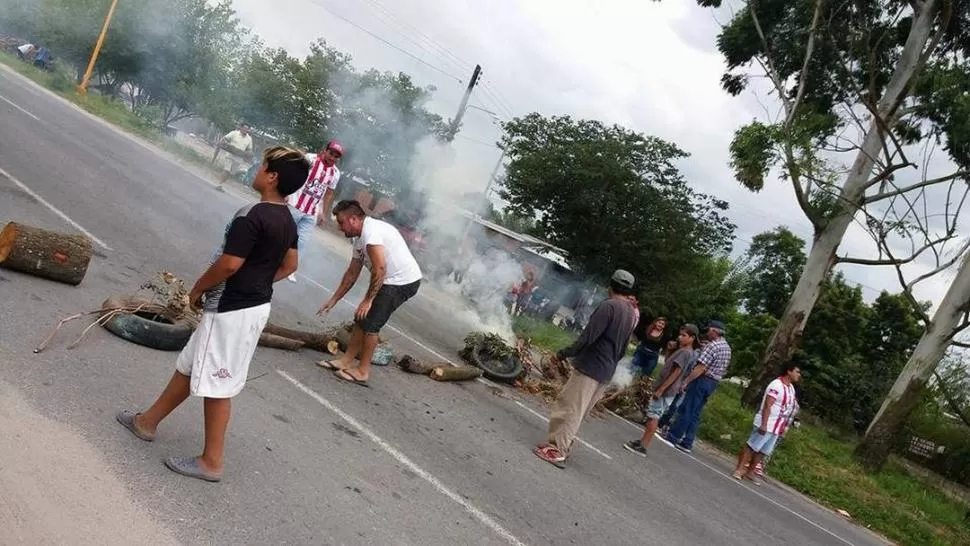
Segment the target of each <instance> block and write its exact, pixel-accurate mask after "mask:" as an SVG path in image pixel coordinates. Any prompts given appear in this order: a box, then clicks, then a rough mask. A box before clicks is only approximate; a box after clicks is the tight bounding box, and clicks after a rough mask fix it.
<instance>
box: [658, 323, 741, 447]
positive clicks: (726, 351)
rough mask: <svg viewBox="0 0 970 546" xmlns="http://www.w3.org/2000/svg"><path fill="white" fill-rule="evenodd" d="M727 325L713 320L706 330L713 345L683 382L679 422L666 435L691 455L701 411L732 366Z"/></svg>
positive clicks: (706, 348) (703, 350)
mask: <svg viewBox="0 0 970 546" xmlns="http://www.w3.org/2000/svg"><path fill="white" fill-rule="evenodd" d="M724 330H725V328H724V323H723V322H721V321H719V320H712V321H711V322H710V324H709V325H708V327H707V339H708V340H710V343H708V344H707V345H705V346H704V347H703V348H702V349H701V353H700V355H698V357H697V365H696V366H694V369H693V371H691V373H690V375H688V376H687V379H685V380H684V383H685V386H686V388H687V391H686V392H685V394H684V399H683V401H682V402H681V403H680V408H679V409H678V410H677V418H676V419H677V420H676V421H674V425H673V426H672V427H670V431H669V432H668V433H667V441H669V442H670V443H672V444H674V446H676V447H677V449H679V450H681V451H683V452H684V453H690V452H691V449H692V448H693V446H694V438H695V436H696V435H697V429H698V427H700V424H701V412H702V411H703V410H704V406H705V405H706V404H707V400H708V399H709V398H710V397H711V395H712V394H714V391H715V390H717V386H718V385H719V384H720V383H721V379H723V378H724V375H725V374H726V373H727V370H728V366H729V365H730V364H731V346H730V345H728V342H727V341H726V340H725V339H724Z"/></svg>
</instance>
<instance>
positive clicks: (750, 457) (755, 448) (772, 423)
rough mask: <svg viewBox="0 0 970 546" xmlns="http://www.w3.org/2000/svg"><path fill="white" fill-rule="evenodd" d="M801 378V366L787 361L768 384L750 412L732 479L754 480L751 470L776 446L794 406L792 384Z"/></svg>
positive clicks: (754, 471)
mask: <svg viewBox="0 0 970 546" xmlns="http://www.w3.org/2000/svg"><path fill="white" fill-rule="evenodd" d="M801 379H802V370H801V368H799V366H798V364H796V363H794V362H789V363H788V364H786V365H785V367H784V369H783V370H782V374H781V376H779V377H778V378H777V379H775V380H774V381H772V382H771V383H769V384H768V387H767V388H766V389H765V394H764V396H763V397H762V398H761V406H759V409H758V412H757V413H755V414H754V427H753V428H752V430H751V436H749V437H748V441H747V442H745V444H744V446H743V447H742V448H741V452H740V453H738V466H737V467H736V468H735V469H734V478H735V479H737V480H740V479H742V478H747V479H749V480H752V481H755V474H756V470H755V469H756V468H757V466H758V465H759V464H761V461H762V459H764V458H765V457H768V456H770V455H771V452H772V451H773V450H774V449H775V446H777V445H778V439H779V438H781V436H782V435H784V434H785V429H786V428H788V424H789V419H791V417H792V416H793V415H794V413H795V408H796V407H798V402H797V400H798V399H797V397H796V396H795V384H796V383H798V382H799V381H801Z"/></svg>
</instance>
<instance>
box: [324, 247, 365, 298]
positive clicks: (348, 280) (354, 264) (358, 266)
mask: <svg viewBox="0 0 970 546" xmlns="http://www.w3.org/2000/svg"><path fill="white" fill-rule="evenodd" d="M363 268H364V262H362V261H360V260H358V259H357V258H354V259H353V260H350V265H349V266H347V271H344V276H343V278H342V279H340V286H338V287H337V290H336V291H335V292H334V293H333V297H332V298H330V300H331V301H333V302H334V303H336V302H338V301H340V300H341V299H343V297H344V296H346V295H347V292H350V289H351V288H353V286H354V283H355V282H357V278H358V277H360V271H361V270H362V269H363Z"/></svg>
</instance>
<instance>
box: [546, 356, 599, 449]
mask: <svg viewBox="0 0 970 546" xmlns="http://www.w3.org/2000/svg"><path fill="white" fill-rule="evenodd" d="M608 386H609V383H599V382H597V381H596V380H595V379H593V378H591V377H588V376H585V375H583V374H581V373H579V372H578V371H575V370H574V371H573V373H572V375H570V376H569V381H566V384H565V385H564V386H563V389H562V393H560V394H559V398H557V399H556V403H555V405H553V407H552V413H551V414H550V415H549V443H550V444H552V445H554V446H556V447H557V448H558V449H559V452H560V453H562V454H563V456H564V457H568V456H569V449H570V448H571V447H572V445H573V441H574V440H576V436H577V435H578V434H579V426H580V425H581V424H583V419H584V418H585V417H586V415H587V414H588V413H589V410H591V409H592V408H593V406H594V405H595V404H596V402H598V401H599V399H600V398H602V397H603V393H604V392H605V391H606V388H607V387H608Z"/></svg>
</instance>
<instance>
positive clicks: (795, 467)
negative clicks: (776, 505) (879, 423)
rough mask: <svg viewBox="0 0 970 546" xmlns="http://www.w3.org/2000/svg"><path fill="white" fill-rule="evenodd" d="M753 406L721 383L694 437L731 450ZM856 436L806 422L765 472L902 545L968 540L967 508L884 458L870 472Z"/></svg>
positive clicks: (741, 439)
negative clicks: (859, 458)
mask: <svg viewBox="0 0 970 546" xmlns="http://www.w3.org/2000/svg"><path fill="white" fill-rule="evenodd" d="M752 417H753V413H752V411H751V410H748V409H746V408H743V407H742V406H741V388H740V387H739V386H737V385H731V384H722V385H721V386H720V387H719V388H718V390H717V391H716V392H715V394H714V395H713V397H712V398H711V400H710V402H709V403H708V404H707V408H706V409H705V410H704V417H703V419H702V421H701V428H700V431H699V432H698V434H699V436H700V437H701V438H702V439H703V440H705V441H707V442H708V443H710V444H713V445H714V446H716V447H718V448H720V449H722V450H724V451H726V452H728V453H731V454H735V453H737V451H738V450H739V449H740V448H741V445H742V443H743V442H744V441H745V439H747V437H748V434H749V433H750V432H751V420H752ZM855 446H856V442H855V440H854V439H852V438H846V437H845V436H844V435H843V434H840V433H838V432H836V431H833V430H829V429H827V428H825V427H820V426H815V425H810V424H803V425H802V426H800V427H799V428H797V429H793V430H791V431H789V433H788V434H787V435H786V437H785V439H784V441H782V442H781V443H780V444H779V446H778V449H777V450H776V451H775V454H774V456H773V457H772V460H771V464H770V465H769V467H768V476H769V478H771V479H775V480H778V481H781V482H783V483H785V484H787V485H789V486H790V487H792V488H794V489H796V490H798V491H800V492H801V493H804V494H806V495H808V496H810V497H812V498H813V499H815V500H816V501H818V502H820V503H822V504H824V505H825V506H828V507H829V508H833V509H842V510H845V511H846V512H848V513H849V514H851V515H852V518H853V519H854V520H855V521H856V522H857V523H861V524H862V525H864V526H866V527H869V528H871V529H872V530H874V531H876V532H878V533H880V534H882V535H884V536H886V537H887V538H889V539H891V540H893V541H896V542H898V543H900V544H906V545H927V546H929V545H933V546H936V545H939V546H943V545H951V544H970V525H968V523H967V521H966V520H965V519H964V518H965V517H966V514H967V513H968V507H967V506H966V505H964V504H961V503H959V502H957V501H955V500H952V499H951V498H949V497H947V496H946V495H944V494H943V493H941V492H939V491H938V490H936V489H935V488H933V487H932V486H931V485H930V484H928V483H927V482H924V481H923V480H922V479H920V478H917V477H915V476H912V475H910V474H909V473H907V472H906V471H905V470H904V469H903V468H902V467H900V466H899V465H897V464H895V463H893V462H891V461H890V462H889V463H888V464H887V465H886V467H885V468H884V469H883V470H882V471H881V472H878V473H874V474H869V473H867V472H866V471H865V470H863V468H862V466H860V465H859V464H858V463H857V462H856V461H855V459H854V458H853V456H852V450H853V449H854V448H855Z"/></svg>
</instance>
